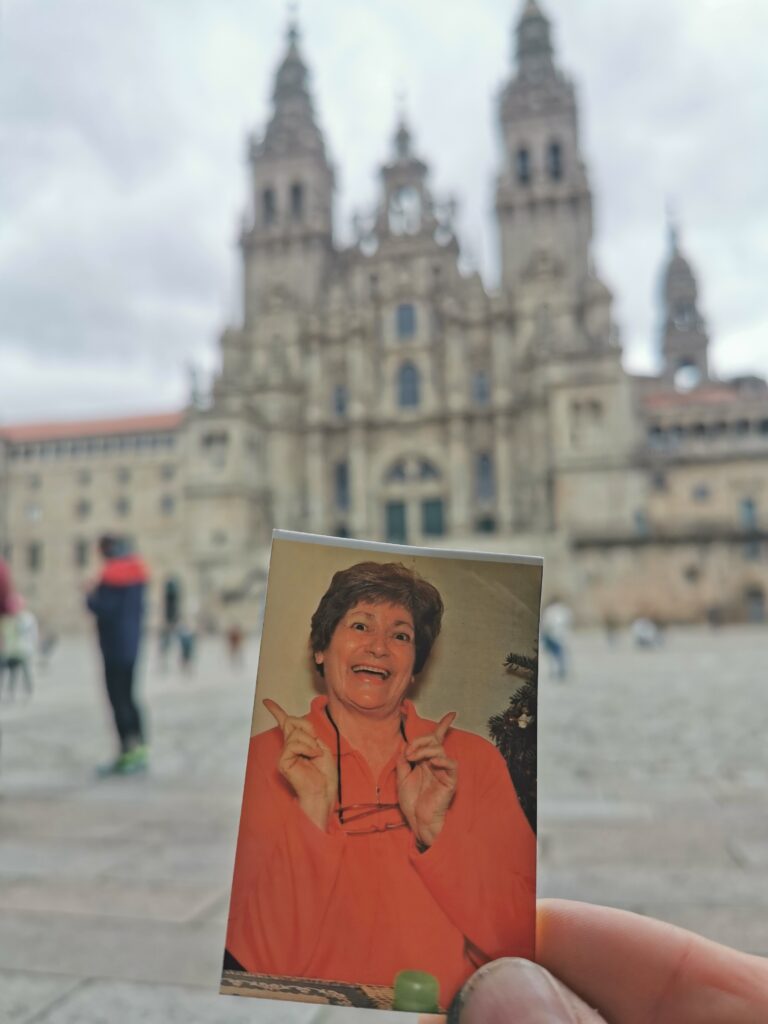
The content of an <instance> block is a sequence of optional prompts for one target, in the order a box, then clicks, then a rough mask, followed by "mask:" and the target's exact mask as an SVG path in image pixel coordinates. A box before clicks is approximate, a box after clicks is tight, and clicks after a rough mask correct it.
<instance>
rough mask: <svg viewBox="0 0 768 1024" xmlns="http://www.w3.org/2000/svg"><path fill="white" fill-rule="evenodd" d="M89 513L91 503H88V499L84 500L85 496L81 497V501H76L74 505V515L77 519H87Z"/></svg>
mask: <svg viewBox="0 0 768 1024" xmlns="http://www.w3.org/2000/svg"><path fill="white" fill-rule="evenodd" d="M90 514H91V503H90V501H86V499H85V498H83V499H82V501H78V503H77V504H76V505H75V517H76V518H77V519H87V518H88V516H89V515H90Z"/></svg>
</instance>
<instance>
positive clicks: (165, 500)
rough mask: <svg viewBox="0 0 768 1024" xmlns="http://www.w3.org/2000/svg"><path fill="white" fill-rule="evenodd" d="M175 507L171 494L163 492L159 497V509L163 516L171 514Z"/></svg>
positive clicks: (174, 500)
mask: <svg viewBox="0 0 768 1024" xmlns="http://www.w3.org/2000/svg"><path fill="white" fill-rule="evenodd" d="M175 508H176V499H175V498H174V496H173V495H172V494H164V495H163V496H162V498H161V499H160V511H161V512H162V514H163V515H164V516H171V515H173V512H174V510H175Z"/></svg>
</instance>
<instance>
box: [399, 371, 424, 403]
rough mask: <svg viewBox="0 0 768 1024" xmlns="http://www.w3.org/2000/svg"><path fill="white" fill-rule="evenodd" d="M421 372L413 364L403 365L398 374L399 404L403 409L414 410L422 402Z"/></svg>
mask: <svg viewBox="0 0 768 1024" xmlns="http://www.w3.org/2000/svg"><path fill="white" fill-rule="evenodd" d="M420 384H421V381H420V378H419V371H418V369H417V368H416V367H415V366H414V365H413V363H403V365H402V366H401V367H400V369H399V370H398V373H397V404H398V405H399V406H400V408H401V409H414V408H415V407H416V406H418V404H419V401H420V394H419V392H420V390H421V388H420Z"/></svg>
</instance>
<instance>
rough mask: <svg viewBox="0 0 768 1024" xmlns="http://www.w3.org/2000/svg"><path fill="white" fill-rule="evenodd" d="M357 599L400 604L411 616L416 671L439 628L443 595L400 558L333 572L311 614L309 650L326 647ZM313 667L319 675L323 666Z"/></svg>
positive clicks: (358, 600)
mask: <svg viewBox="0 0 768 1024" xmlns="http://www.w3.org/2000/svg"><path fill="white" fill-rule="evenodd" d="M360 601H371V602H372V603H373V604H400V605H402V606H403V607H404V608H407V609H408V611H409V612H410V613H411V615H412V616H413V627H414V633H415V638H414V639H415V644H416V655H415V658H414V662H413V674H414V675H418V674H419V672H421V670H422V668H423V667H424V663H425V661H426V660H427V658H428V657H429V652H430V651H431V650H432V644H433V643H434V642H435V640H436V639H437V635H438V633H439V632H440V624H441V622H442V618H443V599H442V598H441V597H440V592H439V591H438V589H437V587H433V586H432V584H431V583H428V582H427V581H426V580H425V579H424V578H423V577H422V576H419V574H418V573H417V572H413V570H411V569H407V568H406V567H405V566H404V565H402V564H401V563H400V562H358V563H357V565H351V566H350V567H349V568H348V569H340V570H339V572H336V573H334V574H333V578H332V580H331V585H330V587H328V589H327V590H326V592H325V593H324V594H323V596H322V597H321V598H320V604H319V605H318V606H317V608H316V610H315V614H314V615H313V616H312V628H311V631H310V634H309V642H310V645H311V647H312V653H313V654H317V653H318V652H319V651H324V650H326V648H327V647H328V644H330V642H331V637H332V636H333V631H334V630H335V629H336V627H337V626H338V624H339V622H340V621H341V619H342V618H343V617H344V616H345V615H346V614H347V612H348V611H349V610H350V608H354V607H355V605H356V604H359V603H360ZM317 668H318V671H319V672H320V674H321V675H322V674H323V666H322V665H318V666H317Z"/></svg>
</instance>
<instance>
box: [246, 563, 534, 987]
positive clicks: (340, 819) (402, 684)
mask: <svg viewBox="0 0 768 1024" xmlns="http://www.w3.org/2000/svg"><path fill="white" fill-rule="evenodd" d="M442 614H443V602H442V599H441V597H440V594H439V593H438V591H437V589H436V588H435V587H434V586H433V585H432V584H431V583H429V582H428V581H427V580H425V579H423V578H422V577H421V576H419V575H418V574H417V573H415V572H412V571H411V570H409V569H407V568H406V567H405V566H403V565H401V564H399V563H392V562H390V563H384V564H381V563H376V562H360V563H358V564H356V565H352V566H351V567H349V568H347V569H343V570H341V571H339V572H337V573H335V575H334V576H333V579H332V581H331V585H330V587H329V588H328V590H327V591H326V593H325V594H324V595H323V597H322V598H321V600H320V603H319V605H318V607H317V609H316V611H315V613H314V615H313V616H312V623H311V631H310V646H311V651H312V658H313V661H314V665H315V668H316V671H317V673H318V677H319V678H318V682H319V684H321V685H320V688H321V689H322V691H323V693H322V695H321V696H318V697H316V698H315V699H314V700H313V701H312V703H311V706H310V709H309V711H308V713H307V714H305V715H303V716H302V717H294V716H291V715H288V714H287V713H286V712H285V711H284V710H283V708H282V707H281V706H280V705H279V704H278V703H277V702H275V701H265V704H266V706H267V708H268V710H269V711H270V713H271V714H272V715H273V717H274V718H275V721H276V723H277V725H276V726H275V728H273V729H271V730H269V731H268V732H265V733H260V734H258V735H256V736H254V737H253V738H252V740H251V746H250V752H249V757H248V767H247V773H246V780H245V794H244V799H243V812H242V817H241V822H240V834H239V839H238V847H237V857H236V862H235V874H234V881H233V887H232V900H231V905H230V917H229V927H228V932H227V951H228V955H229V962H230V963H232V961H234V962H235V963H236V964H237V965H239V967H240V968H241V969H243V970H245V971H248V972H252V973H259V974H271V975H281V976H291V977H307V978H322V979H328V980H335V981H346V982H350V983H366V984H378V985H386V986H389V985H392V983H393V980H394V976H395V974H396V973H397V972H398V971H400V970H404V969H412V970H424V971H428V972H429V973H431V974H433V975H435V976H436V977H437V978H438V979H439V982H440V988H441V1002H442V1003H443V1004H445V1005H447V1003H448V1002H450V1000H451V998H452V997H453V995H454V993H455V992H456V991H457V990H458V988H459V987H460V986H461V985H462V983H463V982H464V981H465V980H466V979H467V978H468V977H469V975H470V974H471V973H472V972H473V971H474V970H475V969H476V967H477V966H479V965H480V964H482V963H485V962H487V961H488V960H492V959H494V958H497V957H500V956H525V957H532V956H533V939H534V933H533V920H534V896H535V892H534V888H535V887H534V873H535V858H536V853H535V840H534V836H533V833H532V831H531V829H530V827H529V825H528V823H527V821H526V819H525V817H524V815H523V813H522V811H521V809H520V805H519V803H518V800H517V796H516V794H515V791H514V788H513V786H512V783H511V781H510V778H509V773H508V771H507V767H506V764H505V763H504V760H503V759H502V757H501V755H500V754H499V753H498V751H497V750H496V749H495V747H493V746H492V744H490V743H489V742H488V741H487V740H485V739H483V738H481V737H480V736H477V735H475V734H473V733H469V732H465V731H463V730H461V729H457V728H455V727H454V725H453V722H454V719H455V717H456V715H455V713H454V712H452V711H447V712H446V713H445V714H444V715H443V716H442V718H441V719H440V720H439V721H438V722H435V721H429V720H427V719H425V718H422V717H421V716H420V715H419V714H418V712H417V711H416V709H415V707H414V705H413V703H412V702H411V701H410V700H408V693H409V690H410V689H411V687H412V686H413V684H414V681H415V680H416V678H417V677H418V675H419V673H420V672H421V671H422V669H423V667H424V664H425V662H426V661H427V659H428V657H429V654H430V651H431V649H432V645H433V644H434V642H435V640H436V638H437V636H438V633H439V632H440V625H441V621H442Z"/></svg>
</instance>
